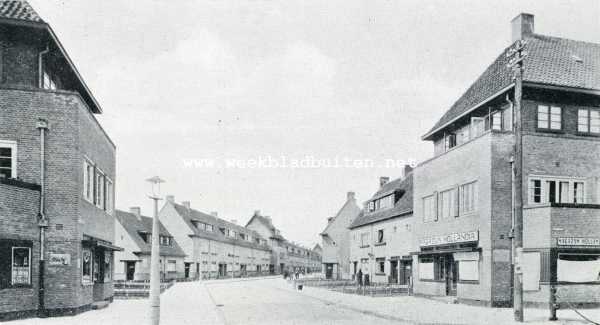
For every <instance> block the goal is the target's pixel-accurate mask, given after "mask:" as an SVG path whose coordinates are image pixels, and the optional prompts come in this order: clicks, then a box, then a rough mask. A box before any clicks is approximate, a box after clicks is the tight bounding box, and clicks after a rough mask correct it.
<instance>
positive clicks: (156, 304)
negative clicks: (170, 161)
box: [146, 176, 165, 325]
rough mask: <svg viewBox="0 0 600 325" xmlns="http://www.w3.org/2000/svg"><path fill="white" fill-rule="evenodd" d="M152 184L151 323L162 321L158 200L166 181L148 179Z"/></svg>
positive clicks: (155, 323) (156, 178)
mask: <svg viewBox="0 0 600 325" xmlns="http://www.w3.org/2000/svg"><path fill="white" fill-rule="evenodd" d="M146 181H148V182H150V183H151V184H152V194H150V195H148V197H150V198H151V199H152V200H154V216H153V218H152V251H151V254H150V297H149V298H150V299H149V300H150V325H158V324H159V323H160V266H159V259H160V248H159V244H160V242H159V239H160V237H159V235H160V228H159V225H158V201H159V200H161V198H160V196H159V195H160V183H164V182H165V181H164V180H162V179H161V178H160V177H158V176H154V177H152V178H149V179H147V180H146Z"/></svg>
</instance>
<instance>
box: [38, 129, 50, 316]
mask: <svg viewBox="0 0 600 325" xmlns="http://www.w3.org/2000/svg"><path fill="white" fill-rule="evenodd" d="M36 128H37V129H38V130H40V209H39V215H38V227H39V228H40V263H39V283H38V317H46V316H47V315H46V307H45V303H44V296H45V288H44V278H45V264H46V261H45V251H44V247H45V245H46V243H45V242H46V228H47V227H48V219H47V218H46V214H45V205H46V189H45V188H46V184H45V167H46V164H45V159H46V158H45V142H46V141H45V139H46V131H47V130H48V122H47V121H46V120H44V119H39V120H38V122H37V125H36Z"/></svg>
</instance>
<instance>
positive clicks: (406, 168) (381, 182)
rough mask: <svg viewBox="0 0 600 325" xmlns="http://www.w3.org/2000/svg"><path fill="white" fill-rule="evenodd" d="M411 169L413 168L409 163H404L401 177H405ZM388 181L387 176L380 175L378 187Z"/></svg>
mask: <svg viewBox="0 0 600 325" xmlns="http://www.w3.org/2000/svg"><path fill="white" fill-rule="evenodd" d="M412 171H413V168H412V167H411V166H410V165H404V174H403V177H406V176H407V175H408V174H410V173H411V172H412ZM389 181H390V178H389V177H385V176H381V177H379V187H383V185H385V184H387V182H389Z"/></svg>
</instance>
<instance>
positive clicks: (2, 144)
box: [0, 140, 19, 178]
mask: <svg viewBox="0 0 600 325" xmlns="http://www.w3.org/2000/svg"><path fill="white" fill-rule="evenodd" d="M0 148H10V149H11V157H10V160H11V161H10V174H11V175H10V176H11V178H17V177H18V176H19V175H18V173H17V142H16V141H11V140H0Z"/></svg>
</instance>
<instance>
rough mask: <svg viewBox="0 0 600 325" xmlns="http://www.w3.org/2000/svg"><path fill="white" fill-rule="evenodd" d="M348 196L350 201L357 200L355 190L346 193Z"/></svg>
mask: <svg viewBox="0 0 600 325" xmlns="http://www.w3.org/2000/svg"><path fill="white" fill-rule="evenodd" d="M346 198H347V199H348V201H354V200H356V194H355V193H354V192H348V193H346Z"/></svg>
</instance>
